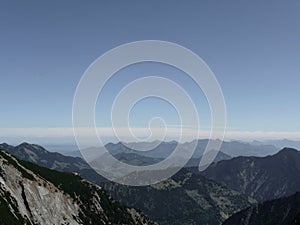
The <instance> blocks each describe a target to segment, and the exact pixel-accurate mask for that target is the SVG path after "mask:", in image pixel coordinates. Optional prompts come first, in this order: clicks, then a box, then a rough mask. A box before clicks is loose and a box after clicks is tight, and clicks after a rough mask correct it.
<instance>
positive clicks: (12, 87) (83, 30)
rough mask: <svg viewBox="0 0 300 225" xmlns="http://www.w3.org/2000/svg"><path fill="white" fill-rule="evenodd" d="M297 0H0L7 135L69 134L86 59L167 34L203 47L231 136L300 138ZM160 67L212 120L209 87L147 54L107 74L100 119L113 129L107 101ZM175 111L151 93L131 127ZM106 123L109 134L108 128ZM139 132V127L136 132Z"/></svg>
mask: <svg viewBox="0 0 300 225" xmlns="http://www.w3.org/2000/svg"><path fill="white" fill-rule="evenodd" d="M299 11H300V2H299V1H296V0H291V1H278V0H272V1H271V0H269V1H258V0H254V1H237V0H236V1H232V0H228V1H215V0H209V1H208V0H207V1H196V0H195V1H176V2H175V1H77V0H66V1H56V0H53V1H30V0H29V1H14V0H9V1H6V0H3V1H1V3H0V59H1V60H0V78H1V83H0V84H1V88H0V103H1V111H0V115H1V116H0V141H1V142H18V141H23V140H24V141H36V142H53V143H54V142H61V141H64V142H72V141H74V138H73V136H72V103H73V98H74V93H75V91H76V87H77V85H78V83H79V81H80V79H81V77H82V76H83V74H84V72H85V71H86V69H87V68H88V66H89V65H90V64H91V63H92V62H93V61H94V60H96V59H97V58H98V57H99V56H101V55H102V54H104V53H105V52H106V51H108V50H110V49H112V48H115V47H117V46H119V45H121V44H125V43H128V42H133V41H140V40H163V41H169V42H174V43H177V44H179V45H182V46H184V47H186V48H188V49H190V50H192V51H193V52H195V53H196V54H197V55H199V56H200V57H201V58H202V59H203V60H204V61H205V62H206V63H207V65H208V66H209V67H210V68H211V70H212V71H213V73H214V74H215V76H216V78H217V80H218V82H219V84H220V86H221V88H222V91H223V95H224V98H225V103H226V109H227V129H226V131H227V134H226V135H227V136H226V137H227V138H229V139H230V138H232V139H239V138H242V139H243V138H250V139H251V138H253V139H259V138H291V139H299V138H300V128H299V127H300V126H299V125H300V117H299V111H300V104H299V97H300V88H299V83H300V41H299V40H300V14H299ZM149 74H150V75H158V74H159V75H160V76H162V77H166V78H169V79H173V80H175V81H176V82H178V83H179V84H180V85H181V86H182V87H183V88H185V89H186V90H187V92H188V93H189V94H190V96H191V98H192V99H193V101H194V102H195V104H196V105H197V109H198V110H199V115H200V116H199V117H200V124H201V126H202V128H203V131H205V132H206V131H207V129H209V127H210V119H211V118H210V112H209V107H208V104H207V101H206V100H205V96H204V95H203V93H201V91H199V90H196V87H195V86H194V84H193V82H191V81H190V80H189V79H188V78H187V77H186V75H185V74H184V73H183V72H182V71H178V70H176V69H174V68H171V67H168V66H166V65H159V64H157V63H156V64H155V63H152V64H151V63H144V64H141V65H135V66H134V65H132V66H130V67H128V68H124V70H121V71H120V72H118V73H117V74H115V76H114V77H113V78H112V79H111V80H110V81H109V83H108V84H107V86H106V89H105V90H104V92H103V94H102V95H101V96H99V98H98V102H97V106H96V118H95V120H96V124H97V126H98V127H102V128H105V129H109V127H110V126H111V123H110V106H111V104H112V101H113V99H114V96H115V95H116V94H117V93H118V91H119V90H120V89H121V88H122V87H123V86H124V85H126V83H128V82H130V81H132V80H134V79H136V78H139V77H142V76H146V75H149ZM156 116H162V117H164V119H165V122H167V123H168V124H169V125H170V127H172V126H175V127H176V126H178V115H177V114H176V111H174V108H172V106H171V105H170V104H168V103H166V102H164V101H162V100H161V99H145V100H144V101H141V102H140V104H137V105H136V107H135V108H134V109H133V110H132V114H131V115H130V123H131V124H132V126H133V127H136V128H143V127H147V126H148V122H149V119H151V118H152V117H156ZM110 132H111V131H109V132H108V133H110ZM137 132H139V130H138V131H137Z"/></svg>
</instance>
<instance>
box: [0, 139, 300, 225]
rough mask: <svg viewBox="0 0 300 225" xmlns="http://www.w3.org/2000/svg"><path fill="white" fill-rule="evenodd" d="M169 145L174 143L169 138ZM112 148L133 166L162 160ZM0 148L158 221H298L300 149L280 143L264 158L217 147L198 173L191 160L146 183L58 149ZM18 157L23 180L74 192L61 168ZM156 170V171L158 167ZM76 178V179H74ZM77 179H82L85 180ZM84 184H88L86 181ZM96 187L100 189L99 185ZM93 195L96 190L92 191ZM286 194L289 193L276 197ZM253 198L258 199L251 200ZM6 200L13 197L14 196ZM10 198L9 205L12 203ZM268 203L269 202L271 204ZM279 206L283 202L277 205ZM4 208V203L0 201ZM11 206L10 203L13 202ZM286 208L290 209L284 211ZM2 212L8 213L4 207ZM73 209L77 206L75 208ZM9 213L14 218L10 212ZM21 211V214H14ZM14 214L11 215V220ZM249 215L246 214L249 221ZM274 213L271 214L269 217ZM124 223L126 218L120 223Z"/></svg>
mask: <svg viewBox="0 0 300 225" xmlns="http://www.w3.org/2000/svg"><path fill="white" fill-rule="evenodd" d="M171 144H175V143H174V142H171ZM239 144H240V143H239ZM239 144H238V145H239ZM234 145H235V144H234ZM164 146H168V143H165V144H164ZM235 146H236V145H235ZM111 148H112V152H113V154H114V156H115V157H116V158H118V159H119V160H121V161H123V162H125V163H129V164H133V165H145V163H146V164H147V163H149V164H152V163H153V162H154V163H156V162H157V161H159V160H161V159H160V158H158V157H155V158H153V156H154V155H151V154H153V153H151V154H150V155H140V154H137V153H136V152H134V151H132V149H128V148H126V147H125V151H124V149H123V150H120V149H118V145H116V144H111ZM123 148H124V147H123ZM0 149H3V150H5V151H7V152H9V153H10V154H12V155H14V156H16V157H17V158H20V159H23V160H26V161H30V162H33V163H36V164H38V165H40V166H43V167H47V168H50V169H54V170H58V171H67V172H76V173H78V174H81V175H82V176H83V177H85V178H86V179H87V180H89V181H91V182H94V183H98V184H100V186H102V187H103V188H104V189H105V190H106V191H107V192H108V194H109V195H111V196H112V197H113V198H114V199H116V200H117V201H120V202H121V203H122V204H124V205H128V206H129V207H132V208H137V209H138V210H142V211H143V212H144V213H145V214H146V215H148V216H149V217H150V218H151V219H152V220H153V221H157V222H159V224H174V225H176V224H211V225H219V224H221V223H222V222H224V220H226V219H227V220H226V222H225V223H224V224H226V225H227V224H233V225H235V224H245V225H248V224H249V225H252V224H256V225H257V224H262V225H263V224H277V223H272V222H270V223H265V222H268V221H273V222H274V220H271V219H270V220H269V219H268V217H267V214H271V215H272V213H276V214H277V215H286V216H285V218H286V220H282V221H281V220H278V224H280V225H281V224H289V223H290V222H291V224H292V225H293V224H297V223H298V221H299V220H298V217H297V213H298V211H297V210H298V209H297V208H299V206H298V205H297V204H298V203H297V201H298V199H299V194H295V193H296V192H297V191H300V181H299V180H300V179H299V177H298V175H299V172H300V153H299V152H298V151H297V150H295V149H291V148H284V149H282V150H281V151H279V152H278V153H276V154H274V155H270V156H265V157H255V156H239V157H235V158H231V157H230V156H228V155H227V154H225V153H224V154H223V153H222V152H221V153H219V154H223V156H222V155H221V157H220V161H219V160H217V162H215V163H213V164H212V165H211V166H209V167H208V168H207V169H206V170H205V171H204V172H202V173H199V172H198V169H197V168H196V167H193V164H192V165H191V167H189V166H187V168H183V169H182V170H180V171H179V172H178V173H177V174H175V175H174V176H173V177H171V178H169V179H167V180H165V181H163V182H160V183H158V184H155V185H150V186H146V187H129V186H124V185H120V184H116V183H112V182H108V181H107V180H105V179H104V178H103V177H101V176H100V175H98V174H97V173H96V172H95V171H94V170H93V169H92V168H91V167H90V166H89V165H88V164H87V163H86V162H85V161H84V160H83V159H81V158H74V157H68V156H64V155H61V154H59V153H51V152H48V151H47V150H45V149H44V148H43V147H41V146H38V145H31V144H28V143H23V144H21V145H19V146H15V147H14V146H10V145H7V144H1V145H0ZM161 151H162V149H161ZM227 152H229V150H227ZM262 152H265V153H266V152H269V150H267V151H262ZM248 153H250V151H248ZM2 154H4V153H2ZM155 154H156V153H155ZM197 154H200V153H197ZM3 157H8V155H7V154H5V155H4V156H2V158H3ZM9 157H10V156H9ZM197 157H198V155H195V156H194V157H193V158H192V160H194V161H189V163H195V164H196V165H197V163H198V162H197V161H196V160H198V158H197ZM222 158H223V159H222ZM17 162H18V164H17V166H15V165H14V166H15V167H18V165H19V166H20V167H18V169H17V170H20V171H23V169H24V171H25V172H24V171H23V172H24V174H22V176H23V178H24V177H25V178H24V179H29V180H30V178H31V175H30V174H31V172H32V173H33V174H35V175H37V176H41V178H42V179H45V180H47V181H48V182H50V183H52V184H53V185H54V186H55V187H56V188H58V189H62V190H63V192H64V193H66V194H67V195H69V196H70V197H71V199H70V201H71V200H72V198H73V197H74V195H73V196H72V194H71V192H68V189H66V190H64V188H67V185H66V184H64V183H63V181H62V180H60V178H59V179H58V180H59V182H62V183H56V182H57V181H56V179H57V176H58V177H60V176H59V175H56V174H55V173H58V174H61V173H59V172H55V171H53V170H48V169H45V168H42V167H38V166H36V165H34V164H31V163H28V162H25V161H18V160H17ZM189 163H188V164H189ZM22 168H23V169H22ZM44 170H45V171H46V172H45V173H46V175H45V174H43V173H44V172H43V171H44ZM28 171H31V172H28ZM49 171H52V172H49ZM157 172H158V173H159V171H157ZM28 174H29V175H28ZM49 174H50V175H49ZM54 174H55V175H54ZM35 175H33V176H35ZM27 176H29V177H27ZM64 176H65V178H67V177H68V176H71V177H74V178H77V177H78V179H79V180H82V179H81V178H80V177H79V176H78V175H75V174H67V175H66V174H64ZM2 177H3V176H2ZM23 178H22V179H23ZM67 180H68V179H66V182H67ZM71 180H72V179H71ZM72 182H73V181H72ZM74 182H75V181H74ZM76 182H77V181H76ZM76 182H75V184H77V183H76ZM82 182H83V183H85V182H84V181H82ZM2 183H3V182H2ZM86 184H89V185H92V184H90V183H86ZM64 185H65V186H64ZM1 187H2V186H1ZM99 190H101V191H103V190H102V189H101V188H100V189H99ZM76 191H77V190H76ZM85 191H87V189H86V190H85ZM103 193H104V191H103ZM81 194H83V193H81ZM94 194H95V192H94V193H93V194H92V195H94ZM104 194H105V193H104ZM79 195H80V194H79ZM92 195H91V196H92ZM289 195H292V196H290V197H287V198H281V197H285V196H289ZM2 196H3V195H2ZM4 196H5V195H4ZM21 197H22V191H21ZM74 198H76V197H74ZM278 198H280V199H278ZM5 199H6V197H5V198H3V199H1V202H4V201H6V200H5ZM9 199H10V198H9ZM108 199H109V198H108ZM274 199H275V200H274ZM268 200H271V201H268ZM9 201H10V200H9ZM109 201H112V202H114V203H115V204H117V205H120V207H124V206H122V205H121V204H119V203H118V202H116V201H113V200H111V199H109ZM257 201H258V202H262V203H260V204H258V205H255V204H256V202H257ZM265 201H267V202H265ZM7 202H8V201H6V204H7ZM11 202H14V200H12V201H11ZM11 202H10V204H12V203H11ZM23 202H25V201H23ZM288 202H292V203H291V204H290V205H285V204H288ZM20 204H21V203H20ZM26 204H27V203H26ZM26 204H25V203H23V210H24V208H25V210H26V207H27V206H26ZM270 204H271V205H272V206H270ZM91 205H93V204H91ZM277 205H278V206H277ZM279 205H282V206H284V207H283V208H281V207H280V206H279ZM3 207H4V208H5V204H4V205H3ZM11 207H12V208H13V206H11ZM11 207H10V208H11ZM4 208H3V209H4ZM125 208H126V207H125ZM286 208H287V209H289V208H293V209H290V210H288V211H285V209H286ZM79 209H80V206H79ZM123 209H124V208H123ZM126 210H127V211H128V210H129V211H130V212H134V213H133V214H134V215H136V217H138V218H141V217H143V218H145V220H146V221H148V223H151V221H150V220H148V219H147V218H146V217H145V216H143V215H142V214H139V213H138V212H136V211H135V210H134V209H131V208H130V209H128V208H126ZM126 210H125V211H126ZM272 210H273V211H274V212H273V211H272ZM88 211H90V209H87V211H86V214H87V213H88ZM4 212H7V213H8V214H9V212H8V211H7V208H6V211H5V210H4ZM16 212H17V211H16ZM75 212H77V211H76V210H75ZM130 212H129V216H126V218H131V219H132V218H133V217H132V214H131V213H130ZM14 215H16V216H17V217H18V218H19V219H20V221H21V219H22V222H24V221H30V220H31V219H30V218H31V217H30V214H26V215H25V214H24V213H23V214H22V212H21V213H20V212H19V214H18V213H15V214H14ZM14 215H13V217H15V216H14ZM20 215H23V216H21V217H19V216H20ZM24 215H25V216H24ZM13 217H10V218H11V219H14V218H13ZM76 218H77V217H76ZM83 218H85V217H84V216H83V217H80V216H79V217H78V218H77V220H78V221H79V219H81V220H82V219H83ZM134 218H135V217H134ZM249 218H251V220H250V219H249ZM274 218H276V217H275V216H274ZM272 219H273V217H272ZM69 220H71V218H69V217H68V218H66V221H69ZM136 221H137V220H136ZM228 221H229V222H228ZM294 222H295V223H294ZM12 224H13V223H12ZM112 224H118V223H112ZM124 224H128V223H127V222H125V223H124ZM129 224H134V223H129Z"/></svg>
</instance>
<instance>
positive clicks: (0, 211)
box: [0, 151, 155, 225]
mask: <svg viewBox="0 0 300 225" xmlns="http://www.w3.org/2000/svg"><path fill="white" fill-rule="evenodd" d="M0 224H9V225H14V224H20V225H21V224H22V225H23V224H40V225H47V224H49V225H50V224H51V225H52V224H74V225H75V224H103V225H104V224H120V225H121V224H140V225H142V224H155V223H154V222H151V221H150V220H149V219H148V218H146V217H145V216H144V215H143V214H141V213H140V212H137V211H136V210H135V209H133V208H128V207H125V206H123V205H121V204H120V203H118V202H116V201H115V200H113V199H111V198H110V197H109V196H107V195H106V193H105V191H104V190H103V189H102V188H100V187H99V186H97V185H95V184H92V183H90V182H87V181H85V180H83V179H82V178H81V177H80V176H78V175H76V174H72V173H62V172H58V171H55V170H50V169H47V168H43V167H39V166H37V165H35V164H32V163H29V162H26V161H21V160H17V159H16V158H14V157H13V156H11V155H10V154H8V153H6V152H4V151H0Z"/></svg>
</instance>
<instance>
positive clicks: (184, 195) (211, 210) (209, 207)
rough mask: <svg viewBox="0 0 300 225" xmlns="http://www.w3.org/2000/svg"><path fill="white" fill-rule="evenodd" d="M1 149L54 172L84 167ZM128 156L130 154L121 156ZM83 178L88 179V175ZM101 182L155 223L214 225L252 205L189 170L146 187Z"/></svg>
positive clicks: (26, 148) (32, 150)
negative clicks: (54, 170)
mask: <svg viewBox="0 0 300 225" xmlns="http://www.w3.org/2000/svg"><path fill="white" fill-rule="evenodd" d="M1 147H2V148H4V150H6V151H8V152H10V153H11V154H14V155H15V156H16V157H19V158H21V159H24V160H28V161H31V162H34V163H38V164H40V165H43V166H45V167H48V168H52V169H56V170H61V171H64V170H66V171H68V172H71V171H72V169H74V172H77V171H78V172H79V173H80V172H81V171H82V169H81V168H82V167H84V168H88V167H87V166H86V165H87V164H86V163H85V162H84V161H83V160H82V159H79V158H73V157H66V156H63V155H61V154H58V153H50V152H48V151H47V150H45V149H44V148H42V147H41V146H38V145H30V144H28V143H23V144H21V145H19V146H16V147H13V146H9V145H5V144H3V145H2V146H1ZM118 154H124V153H118ZM128 154H132V153H127V154H125V156H128ZM130 159H132V158H130ZM58 165H59V166H58ZM79 165H80V166H79ZM82 165H83V166H82ZM89 169H90V168H88V169H87V170H86V171H89ZM195 171H197V168H195ZM158 172H159V171H158ZM86 177H87V179H89V177H90V176H89V174H87V175H86ZM89 180H90V181H92V182H94V180H93V179H89ZM102 181H103V179H101V180H100V181H99V180H98V183H99V184H100V185H101V186H102V187H104V189H106V190H107V191H108V193H109V194H110V195H111V196H113V197H114V198H115V199H116V200H118V201H121V202H122V203H124V204H126V205H130V206H132V207H134V208H137V209H139V210H142V211H144V212H145V213H146V214H147V215H148V216H149V217H150V218H151V219H153V220H154V221H156V220H158V221H159V224H184V223H185V221H189V223H192V224H193V223H194V224H202V223H204V224H205V223H208V224H213V225H215V224H216V225H217V224H220V223H221V222H222V221H224V220H225V219H226V218H228V217H229V216H230V215H232V214H233V213H234V212H237V211H239V210H241V209H243V208H245V207H248V206H250V205H251V204H253V203H255V201H254V200H253V199H251V198H248V197H247V196H246V195H243V194H240V193H238V192H236V191H232V190H230V189H228V188H226V187H225V186H224V185H219V184H217V183H216V182H214V181H210V180H208V179H206V178H205V177H203V176H202V175H201V174H199V172H197V173H195V172H191V170H190V169H183V170H182V171H180V172H179V173H178V174H176V175H175V176H174V177H172V178H170V179H169V180H167V181H164V182H162V183H158V184H156V185H152V186H148V187H129V186H124V185H119V184H115V183H111V182H107V181H105V182H102Z"/></svg>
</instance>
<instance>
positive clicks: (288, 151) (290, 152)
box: [276, 147, 300, 155]
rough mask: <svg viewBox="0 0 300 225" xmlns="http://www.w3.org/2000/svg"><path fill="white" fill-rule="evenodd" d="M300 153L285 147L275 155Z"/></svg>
mask: <svg viewBox="0 0 300 225" xmlns="http://www.w3.org/2000/svg"><path fill="white" fill-rule="evenodd" d="M299 153H300V152H299V151H298V150H297V149H295V148H289V147H285V148H283V149H281V150H280V151H279V152H278V153H277V154H276V155H287V154H289V155H290V154H299Z"/></svg>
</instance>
